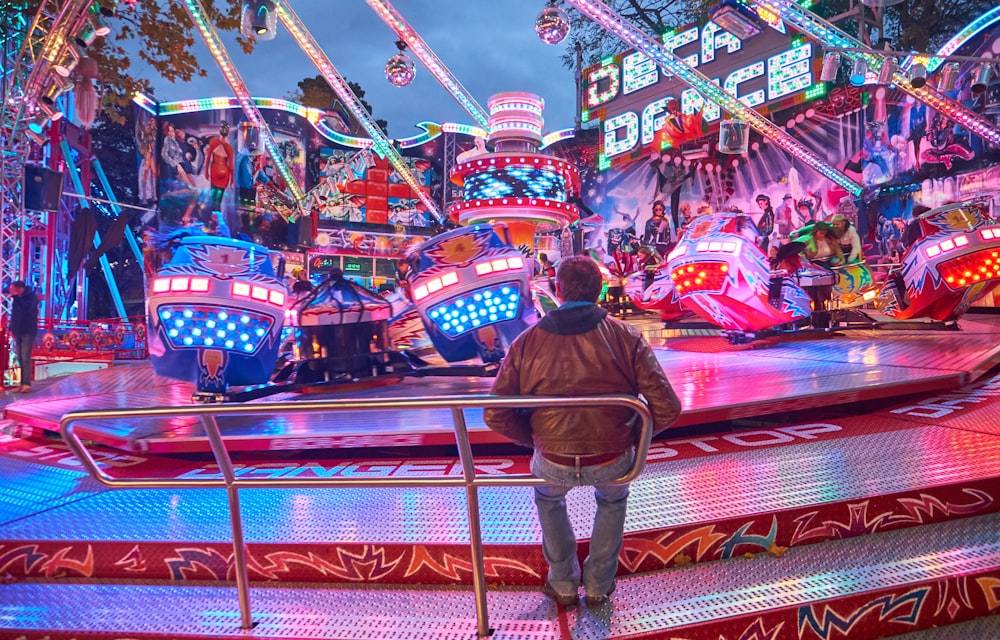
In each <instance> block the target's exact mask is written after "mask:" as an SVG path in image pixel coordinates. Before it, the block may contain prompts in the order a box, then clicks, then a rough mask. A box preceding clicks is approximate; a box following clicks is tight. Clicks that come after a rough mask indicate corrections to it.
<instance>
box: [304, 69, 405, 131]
mask: <svg viewBox="0 0 1000 640" xmlns="http://www.w3.org/2000/svg"><path fill="white" fill-rule="evenodd" d="M347 86H349V87H350V88H351V91H353V92H354V95H356V96H357V97H358V100H359V101H360V102H361V106H363V107H364V108H365V109H366V110H367V111H368V114H369V115H371V113H372V106H371V105H370V104H368V101H366V100H365V90H364V89H362V88H361V85H360V84H358V83H357V82H351V81H350V80H348V81H347ZM298 87H299V88H298V90H295V91H292V92H291V93H289V94H288V96H287V97H288V99H289V100H292V101H293V102H298V103H299V104H301V105H304V106H306V107H312V108H314V109H323V110H327V109H330V108H332V107H333V105H334V104H335V103H336V102H337V101H338V97H337V94H336V92H334V90H333V87H331V86H330V83H329V82H327V81H326V78H324V77H323V76H322V75H317V76H314V77H312V78H304V79H302V80H300V81H299V82H298ZM373 117H374V116H373ZM375 124H377V125H378V126H379V128H381V129H382V131H388V129H389V125H388V123H387V122H386V121H385V120H382V119H379V120H375Z"/></svg>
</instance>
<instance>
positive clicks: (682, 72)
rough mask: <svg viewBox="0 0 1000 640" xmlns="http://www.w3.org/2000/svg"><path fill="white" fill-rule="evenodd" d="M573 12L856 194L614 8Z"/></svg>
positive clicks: (594, 2)
mask: <svg viewBox="0 0 1000 640" xmlns="http://www.w3.org/2000/svg"><path fill="white" fill-rule="evenodd" d="M567 2H568V3H569V4H571V5H573V7H574V8H576V10H577V11H579V12H580V13H582V14H583V15H585V16H587V17H588V18H590V19H591V20H593V21H594V22H596V23H597V24H598V25H600V26H601V27H603V28H604V29H605V30H607V31H608V33H611V34H612V35H614V36H616V37H618V38H619V39H621V41H622V42H624V43H626V44H627V45H629V46H630V47H632V48H634V49H635V50H636V51H641V52H642V53H644V54H646V55H647V56H649V58H650V59H651V60H652V61H653V62H655V63H656V64H657V66H659V67H660V68H661V69H663V70H664V71H666V72H667V73H671V74H673V75H674V76H676V77H677V79H678V80H680V81H681V82H683V83H684V84H686V85H688V86H689V87H691V88H692V89H695V90H696V91H698V92H699V93H701V94H702V95H703V96H705V97H706V98H707V99H709V100H711V101H712V102H714V103H715V104H717V105H719V106H720V107H722V108H723V109H725V110H726V111H728V112H729V113H731V114H733V115H734V116H736V117H738V118H740V119H741V120H744V121H745V122H747V123H748V124H749V125H750V126H751V127H753V129H754V130H755V131H757V133H759V134H761V135H763V136H765V137H767V138H769V139H770V140H771V141H772V142H774V144H775V145H777V146H778V147H780V148H781V149H783V150H784V151H785V152H787V153H789V154H790V155H792V156H794V157H796V158H798V159H799V160H801V161H802V162H804V163H805V164H807V165H809V166H810V167H812V168H813V169H815V170H816V171H818V172H819V173H820V174H822V175H823V176H825V177H827V178H829V179H830V180H832V181H833V182H835V183H837V184H839V185H840V186H842V187H844V188H845V189H846V190H847V191H848V193H851V194H853V195H858V194H860V193H861V191H862V186H861V185H860V184H858V183H857V182H855V181H854V180H851V179H850V178H849V177H847V176H846V175H844V174H843V173H842V172H840V171H838V170H837V169H836V168H835V167H833V166H831V165H830V163H828V162H827V161H826V160H824V159H823V158H821V157H820V156H819V155H818V154H816V153H814V152H813V151H811V150H810V149H808V148H807V147H805V146H804V145H802V144H801V143H800V142H799V141H798V140H796V139H795V138H793V137H792V136H790V135H789V134H788V132H786V131H785V130H784V129H782V128H781V127H779V126H777V125H776V124H774V123H773V122H771V121H770V120H768V119H767V118H765V117H764V116H762V115H761V114H760V113H758V112H757V111H756V110H754V109H751V108H750V107H748V106H746V105H745V104H743V103H742V102H740V100H739V99H738V98H736V96H734V95H732V94H731V93H729V92H728V91H726V90H724V89H723V88H722V87H720V86H719V85H717V84H715V83H714V82H712V81H711V80H709V79H708V78H707V77H706V76H705V75H704V74H703V73H701V72H700V71H698V70H697V69H693V68H692V67H690V66H688V65H686V64H684V62H683V61H682V60H681V59H680V58H678V57H677V56H675V55H674V54H673V53H672V52H671V51H670V50H668V49H667V48H666V47H664V46H663V45H662V44H661V43H660V42H658V41H657V40H654V39H653V38H651V37H650V36H649V35H647V34H646V33H644V32H643V31H642V30H640V29H639V28H638V27H636V26H635V25H633V24H632V23H631V22H629V21H628V20H626V19H625V18H623V17H622V16H621V15H620V14H619V13H617V12H616V11H615V10H614V9H612V8H610V7H608V6H607V5H606V4H604V3H602V2H599V0H567Z"/></svg>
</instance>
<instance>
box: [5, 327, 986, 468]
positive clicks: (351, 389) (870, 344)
mask: <svg viewBox="0 0 1000 640" xmlns="http://www.w3.org/2000/svg"><path fill="white" fill-rule="evenodd" d="M636 323H637V324H638V326H640V327H641V328H642V330H643V331H644V333H645V334H646V335H647V337H648V338H649V340H650V342H651V344H653V346H654V348H655V350H656V354H657V358H658V360H659V362H660V363H661V365H662V366H663V368H664V370H665V371H666V373H667V376H668V378H669V379H670V381H671V383H672V384H673V385H674V388H675V390H676V391H677V393H678V395H679V396H680V398H681V402H682V405H683V413H682V414H681V417H680V419H679V420H678V422H677V425H676V426H690V425H702V424H708V423H715V422H722V421H727V420H734V419H738V418H748V417H759V416H766V415H773V414H779V413H786V412H791V411H796V410H800V409H808V408H819V407H830V406H835V405H842V404H849V403H855V402H861V401H866V400H877V399H884V398H891V397H900V396H905V395H910V394H918V393H927V392H933V391H940V390H946V389H953V388H957V387H959V386H961V385H964V384H968V383H970V382H973V381H975V380H976V379H977V378H979V377H980V376H981V375H982V374H983V373H985V372H986V371H988V370H989V369H990V368H992V367H993V366H994V365H995V364H997V363H998V362H1000V317H998V316H993V315H975V316H972V315H970V316H966V317H965V318H963V319H962V320H961V321H960V323H959V326H960V329H959V330H929V329H914V328H912V327H911V328H909V329H851V330H838V331H834V332H810V331H803V332H799V333H790V334H785V335H782V336H781V337H777V338H768V339H764V340H759V341H756V342H753V343H750V344H746V345H731V344H729V343H728V342H726V341H725V340H723V339H722V338H721V337H719V336H718V333H717V332H715V331H711V330H705V329H698V328H685V327H684V325H679V326H677V327H675V328H664V327H663V325H662V324H661V323H660V322H659V321H654V320H652V319H651V317H650V316H646V317H645V318H642V319H640V320H638V321H636ZM491 384H492V378H488V377H472V376H427V377H413V376H410V377H402V378H391V377H390V378H383V379H381V380H377V381H370V382H368V383H366V384H351V383H341V384H337V385H336V386H333V387H331V389H330V392H329V393H324V394H315V393H310V394H300V393H287V392H286V393H278V394H274V395H271V396H267V397H265V398H262V399H261V400H260V401H268V402H271V401H294V400H297V399H310V400H316V399H320V398H325V397H330V398H347V397H349V398H361V399H364V398H371V399H378V398H396V397H405V398H417V397H427V396H443V395H469V394H485V393H489V390H490V386H491ZM194 391H195V389H194V386H193V385H192V384H190V383H187V382H181V381H177V380H171V379H168V378H163V377H161V376H158V375H156V374H155V373H154V372H153V369H152V366H151V365H150V364H149V363H148V362H145V363H136V364H128V365H122V366H113V367H109V368H107V369H102V370H99V371H93V372H88V373H82V374H77V375H72V376H67V377H65V378H61V379H58V380H55V381H53V382H52V383H51V384H49V385H47V386H46V387H44V388H41V389H39V390H38V391H36V392H34V393H32V394H31V395H29V396H27V397H24V398H23V399H18V400H16V401H14V402H12V403H11V404H8V405H7V406H6V407H5V408H4V417H5V418H7V419H9V420H12V421H14V422H15V423H17V424H18V425H20V427H21V428H23V429H29V430H30V429H40V430H43V431H52V432H58V431H59V422H60V420H61V419H62V417H63V416H64V415H65V414H66V413H69V412H72V411H80V410H105V411H113V410H114V409H119V408H140V407H177V406H183V405H192V404H193V401H192V394H193V392H194ZM466 420H467V422H468V429H469V435H470V440H471V441H472V443H473V444H474V445H475V444H483V443H497V442H501V441H502V440H501V439H500V438H499V437H498V436H496V435H495V434H493V433H492V432H491V431H489V429H487V428H486V426H485V424H484V423H483V421H482V413H481V411H473V410H470V411H466ZM219 426H220V428H221V429H222V433H223V436H224V437H225V439H226V441H227V443H228V446H229V447H230V448H231V449H232V450H287V449H303V448H364V447H373V446H376V447H377V446H433V445H444V444H452V443H454V436H453V426H452V415H451V412H450V411H448V410H421V411H415V410H407V411H405V412H404V411H390V410H384V411H378V412H357V413H352V412H338V413H330V414H328V415H319V414H311V415H304V414H299V415H296V414H287V415H272V416H263V417H257V416H242V417H226V418H220V419H219ZM79 433H80V434H81V436H83V437H85V438H87V439H90V440H92V441H94V442H96V443H98V444H101V445H104V446H108V447H113V448H117V449H121V450H125V451H132V452H148V453H170V452H197V451H208V450H209V446H208V441H207V438H206V437H205V436H204V433H203V430H202V428H201V424H200V421H199V420H198V419H197V418H196V417H182V418H177V417H173V418H148V419H143V420H141V421H137V420H131V419H129V420H125V419H116V418H114V417H113V416H109V417H108V418H107V419H102V420H100V421H94V422H89V423H87V424H82V425H80V427H79ZM29 435H30V433H29Z"/></svg>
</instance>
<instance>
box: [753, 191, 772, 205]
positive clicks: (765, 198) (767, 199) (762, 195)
mask: <svg viewBox="0 0 1000 640" xmlns="http://www.w3.org/2000/svg"><path fill="white" fill-rule="evenodd" d="M756 200H757V202H760V201H761V200H763V201H765V202H767V203H768V204H771V198H770V197H769V196H768V195H767V194H766V193H758V194H757V198H756Z"/></svg>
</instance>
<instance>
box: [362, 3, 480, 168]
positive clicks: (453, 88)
mask: <svg viewBox="0 0 1000 640" xmlns="http://www.w3.org/2000/svg"><path fill="white" fill-rule="evenodd" d="M366 1H367V2H368V6H369V7H371V8H372V10H373V11H375V13H377V14H378V17H380V18H382V21H383V22H385V23H386V24H387V25H389V28H391V29H392V30H393V31H395V32H396V37H398V38H399V39H400V40H402V41H403V42H405V43H406V46H407V47H408V48H409V49H410V51H412V52H413V53H414V55H416V56H417V58H418V59H419V60H420V62H422V63H423V65H424V66H425V67H427V70H428V71H430V72H431V75H433V76H434V77H435V78H436V79H437V81H438V83H440V85H441V86H442V87H444V88H445V89H447V90H448V93H450V94H451V95H452V97H453V98H455V100H456V101H457V102H458V104H460V105H461V106H462V108H463V109H465V110H466V111H467V112H468V113H469V115H470V116H472V118H473V120H475V121H476V122H477V123H478V124H479V126H480V127H482V128H484V129H486V130H487V131H488V130H489V128H490V125H489V122H488V121H489V114H488V113H487V112H486V110H485V109H483V107H482V106H481V105H480V104H479V103H478V102H476V99H475V98H473V97H472V94H470V93H469V92H468V91H467V90H466V88H465V87H463V86H462V83H461V82H459V81H458V78H456V77H455V76H454V75H453V74H452V73H451V71H449V70H448V67H446V66H445V65H444V63H443V62H441V59H440V58H438V57H437V54H435V53H434V51H433V50H432V49H431V48H430V47H429V46H427V43H426V42H424V40H423V38H421V37H420V34H418V33H417V32H416V30H415V29H414V28H413V27H411V26H410V24H409V23H408V22H407V21H406V18H404V17H403V15H402V14H401V13H400V12H399V11H397V10H396V7H394V6H392V3H391V2H389V0H366ZM446 166H448V165H446Z"/></svg>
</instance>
